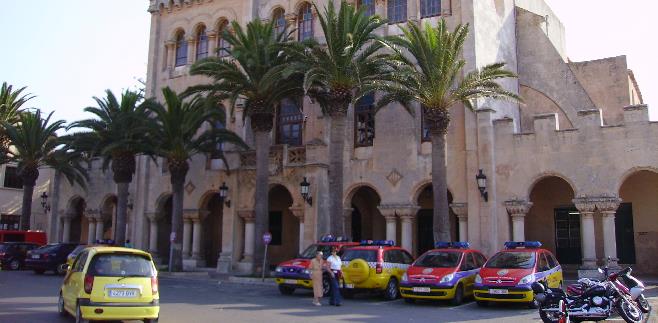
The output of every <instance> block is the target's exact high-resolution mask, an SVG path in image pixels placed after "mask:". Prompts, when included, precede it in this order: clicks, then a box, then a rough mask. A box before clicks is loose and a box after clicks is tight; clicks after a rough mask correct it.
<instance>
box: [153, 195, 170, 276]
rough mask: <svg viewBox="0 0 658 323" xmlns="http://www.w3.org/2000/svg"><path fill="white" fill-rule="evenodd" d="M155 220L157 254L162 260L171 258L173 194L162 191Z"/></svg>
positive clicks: (157, 202)
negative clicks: (170, 236)
mask: <svg viewBox="0 0 658 323" xmlns="http://www.w3.org/2000/svg"><path fill="white" fill-rule="evenodd" d="M155 206H156V208H155V221H156V223H157V232H156V235H157V237H156V239H157V246H158V250H157V254H158V256H159V257H160V259H161V260H162V261H165V263H166V261H168V259H169V235H170V234H171V216H172V213H171V212H172V194H171V193H162V194H160V196H159V197H158V199H157V200H156V204H155Z"/></svg>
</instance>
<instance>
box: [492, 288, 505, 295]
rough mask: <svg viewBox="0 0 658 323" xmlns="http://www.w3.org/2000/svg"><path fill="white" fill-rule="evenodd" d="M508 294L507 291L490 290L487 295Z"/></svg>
mask: <svg viewBox="0 0 658 323" xmlns="http://www.w3.org/2000/svg"><path fill="white" fill-rule="evenodd" d="M507 293H508V290H507V289H490V290H489V294H493V295H505V294H507Z"/></svg>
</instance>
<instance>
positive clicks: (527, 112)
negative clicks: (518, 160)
mask: <svg viewBox="0 0 658 323" xmlns="http://www.w3.org/2000/svg"><path fill="white" fill-rule="evenodd" d="M520 91H521V96H522V97H523V98H524V99H526V102H528V103H529V104H528V105H527V106H526V107H527V108H526V109H524V111H522V112H521V128H522V129H523V130H524V131H529V130H532V129H533V127H534V116H535V115H537V114H544V113H557V115H558V120H559V124H560V129H569V128H573V122H572V121H571V119H570V118H569V116H568V115H567V113H566V112H565V111H564V109H562V107H560V105H559V104H558V103H557V102H555V100H553V99H552V98H551V97H549V96H548V95H546V93H544V92H542V91H539V90H537V89H535V88H532V87H530V86H528V85H524V84H521V86H520ZM530 103H532V104H530Z"/></svg>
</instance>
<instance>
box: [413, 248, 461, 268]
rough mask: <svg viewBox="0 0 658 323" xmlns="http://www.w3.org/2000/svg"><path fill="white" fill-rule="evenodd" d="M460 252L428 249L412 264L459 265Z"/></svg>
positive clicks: (431, 266) (433, 266) (433, 265)
mask: <svg viewBox="0 0 658 323" xmlns="http://www.w3.org/2000/svg"><path fill="white" fill-rule="evenodd" d="M461 255H462V253H461V252H458V251H430V252H428V253H426V254H425V255H423V256H421V257H420V258H419V259H418V260H416V263H415V264H414V266H419V267H430V268H453V267H457V265H459V259H460V258H461Z"/></svg>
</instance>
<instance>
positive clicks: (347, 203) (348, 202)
mask: <svg viewBox="0 0 658 323" xmlns="http://www.w3.org/2000/svg"><path fill="white" fill-rule="evenodd" d="M361 187H369V188H371V189H372V190H373V191H375V193H377V195H378V196H379V197H380V198H381V196H382V194H381V193H379V192H380V190H379V189H378V188H377V187H376V186H375V185H373V184H370V183H368V182H358V183H354V184H352V185H350V186H349V187H348V188H347V189H346V190H345V192H347V194H345V198H344V200H343V206H344V208H346V209H349V208H351V207H352V198H353V197H354V194H356V192H357V191H358V190H359V189H360V188H361Z"/></svg>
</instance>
